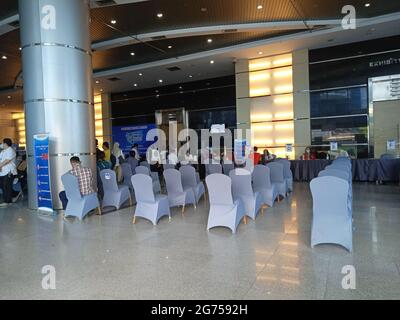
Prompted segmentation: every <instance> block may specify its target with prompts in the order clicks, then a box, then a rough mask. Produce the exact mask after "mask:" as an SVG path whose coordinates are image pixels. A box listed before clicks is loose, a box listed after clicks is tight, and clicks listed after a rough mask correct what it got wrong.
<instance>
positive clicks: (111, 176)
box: [100, 169, 132, 210]
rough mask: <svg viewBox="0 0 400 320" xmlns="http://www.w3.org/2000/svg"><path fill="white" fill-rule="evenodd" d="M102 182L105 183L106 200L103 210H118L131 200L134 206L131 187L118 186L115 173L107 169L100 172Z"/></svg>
mask: <svg viewBox="0 0 400 320" xmlns="http://www.w3.org/2000/svg"><path fill="white" fill-rule="evenodd" d="M100 178H101V182H102V183H103V189H104V198H103V202H102V204H101V205H102V208H105V207H115V208H116V209H117V210H119V208H121V206H122V205H123V204H124V203H125V202H126V201H128V200H129V203H130V205H132V197H131V192H130V191H129V187H128V186H125V185H120V186H119V185H118V183H117V177H116V175H115V171H113V170H110V169H105V170H102V171H100Z"/></svg>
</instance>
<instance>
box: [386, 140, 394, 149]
mask: <svg viewBox="0 0 400 320" xmlns="http://www.w3.org/2000/svg"><path fill="white" fill-rule="evenodd" d="M386 144H387V147H386V148H387V151H394V150H396V140H394V139H390V140H388V141H387V143H386Z"/></svg>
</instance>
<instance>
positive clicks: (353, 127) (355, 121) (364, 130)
mask: <svg viewBox="0 0 400 320" xmlns="http://www.w3.org/2000/svg"><path fill="white" fill-rule="evenodd" d="M311 141H312V144H313V145H322V144H325V145H326V144H329V143H330V142H338V143H345V144H349V143H350V144H356V143H368V117H367V116H355V117H346V118H327V119H312V120H311Z"/></svg>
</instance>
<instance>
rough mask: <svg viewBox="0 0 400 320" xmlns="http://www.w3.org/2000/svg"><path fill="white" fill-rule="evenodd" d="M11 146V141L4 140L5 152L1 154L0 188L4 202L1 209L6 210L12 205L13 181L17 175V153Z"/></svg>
mask: <svg viewBox="0 0 400 320" xmlns="http://www.w3.org/2000/svg"><path fill="white" fill-rule="evenodd" d="M11 146H12V141H11V139H8V138H6V139H4V140H3V146H2V149H3V150H2V151H1V152H0V188H1V189H2V190H3V200H4V202H3V203H1V204H0V208H6V207H8V206H9V205H10V204H11V203H12V196H13V188H12V187H13V181H14V178H15V176H16V175H17V167H16V163H15V160H16V153H15V150H14V149H13V148H12V147H11Z"/></svg>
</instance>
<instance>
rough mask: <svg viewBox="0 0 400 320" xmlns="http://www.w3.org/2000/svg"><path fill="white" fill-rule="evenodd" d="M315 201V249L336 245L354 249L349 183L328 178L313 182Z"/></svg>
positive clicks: (312, 231)
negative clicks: (324, 245)
mask: <svg viewBox="0 0 400 320" xmlns="http://www.w3.org/2000/svg"><path fill="white" fill-rule="evenodd" d="M310 188H311V194H312V198H313V221H312V229H311V247H314V246H316V245H318V244H321V243H334V244H339V245H341V246H343V247H345V248H346V249H347V250H349V251H350V252H352V250H353V226H352V217H351V214H350V212H349V206H348V194H349V183H348V182H347V181H345V180H344V179H341V178H337V177H333V176H325V177H318V178H315V179H313V180H312V181H311V183H310Z"/></svg>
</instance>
